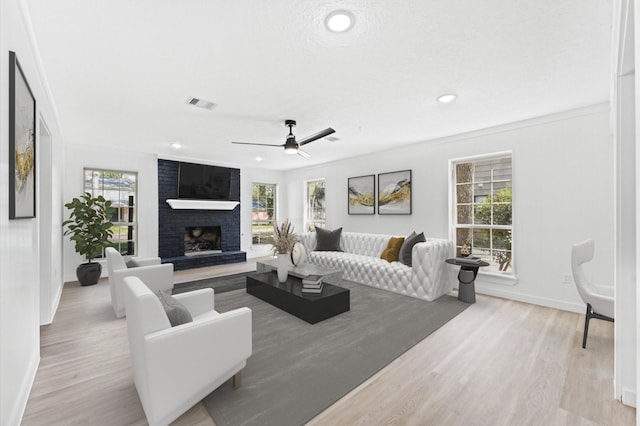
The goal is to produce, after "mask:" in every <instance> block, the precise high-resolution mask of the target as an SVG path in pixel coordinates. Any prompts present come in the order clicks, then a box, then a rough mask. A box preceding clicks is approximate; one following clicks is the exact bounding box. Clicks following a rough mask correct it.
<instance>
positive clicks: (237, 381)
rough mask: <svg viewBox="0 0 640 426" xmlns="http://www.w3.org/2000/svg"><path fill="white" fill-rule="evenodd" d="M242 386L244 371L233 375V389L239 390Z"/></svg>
mask: <svg viewBox="0 0 640 426" xmlns="http://www.w3.org/2000/svg"><path fill="white" fill-rule="evenodd" d="M241 385H242V370H240V371H238V372H237V373H236V374H234V375H233V388H234V389H238V388H239V387H240V386H241Z"/></svg>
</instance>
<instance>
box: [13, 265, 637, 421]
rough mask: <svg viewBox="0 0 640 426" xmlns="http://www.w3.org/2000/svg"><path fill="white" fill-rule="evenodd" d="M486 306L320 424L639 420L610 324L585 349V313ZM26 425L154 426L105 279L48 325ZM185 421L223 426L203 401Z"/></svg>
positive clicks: (195, 275) (179, 275) (70, 288)
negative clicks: (619, 382) (625, 393)
mask: <svg viewBox="0 0 640 426" xmlns="http://www.w3.org/2000/svg"><path fill="white" fill-rule="evenodd" d="M254 269H255V263H253V262H247V263H243V264H235V265H226V266H220V267H211V268H201V269H197V270H190V271H180V272H176V274H175V280H176V282H185V281H191V280H195V279H200V278H206V277H211V276H221V275H228V274H232V273H236V272H242V271H248V270H254ZM477 299H478V301H477V303H475V304H474V305H471V306H470V307H469V308H468V309H467V310H465V311H464V312H463V313H462V314H460V315H458V316H457V317H456V318H454V319H453V320H451V321H450V322H448V323H447V324H445V325H444V326H443V327H442V328H440V329H439V330H438V331H436V332H434V333H433V334H432V335H430V336H429V337H427V338H426V339H424V340H423V341H422V342H420V343H419V344H418V345H416V346H415V347H414V348H412V349H411V350H409V351H407V352H406V353H405V354H404V355H403V356H401V357H399V358H398V359H396V360H395V361H394V362H392V363H391V364H390V365H388V366H387V367H386V368H385V369H383V370H381V371H380V372H379V373H378V374H376V375H374V376H373V377H371V378H370V379H369V380H368V381H366V382H364V383H363V384H362V385H360V386H359V387H358V388H356V389H354V390H353V391H352V392H351V393H349V394H348V395H347V396H345V397H344V398H342V399H341V400H339V401H338V402H336V403H335V404H334V405H333V406H331V407H329V408H328V409H327V410H325V411H324V412H323V413H321V414H319V415H318V416H317V417H316V418H315V419H313V420H312V421H311V422H310V424H311V425H520V424H526V425H529V424H531V425H594V424H595V425H633V424H635V410H634V409H632V408H629V407H626V406H624V405H622V404H620V403H619V402H617V401H615V400H613V399H612V396H613V384H612V376H613V325H612V324H611V323H608V322H604V321H597V320H596V321H592V323H591V324H592V325H591V330H590V333H589V341H588V344H587V349H582V348H581V335H582V323H583V320H584V317H583V316H582V315H578V314H574V313H569V312H563V311H558V310H555V309H549V308H542V307H539V306H534V305H528V304H524V303H519V302H513V301H508V300H503V299H498V298H493V297H487V296H480V295H479V296H478V298H477ZM248 362H251V359H249V361H248ZM244 384H245V385H246V381H245V383H244ZM229 385H230V384H225V385H224V386H229ZM310 385H312V384H310ZM283 397H286V390H283ZM22 424H23V425H25V426H26V425H144V424H146V421H145V417H144V412H143V410H142V406H141V405H140V401H139V399H138V395H137V393H136V390H135V387H134V385H133V377H132V370H131V362H130V360H129V348H128V342H127V333H126V320H125V319H116V318H115V316H114V313H113V309H112V308H111V302H110V296H109V286H108V283H107V281H106V280H104V279H103V280H101V281H100V283H98V284H97V285H95V286H90V287H80V286H79V285H78V284H77V283H67V284H66V285H65V288H64V291H63V294H62V299H61V301H60V306H59V309H58V312H57V314H56V317H55V319H54V322H53V324H51V325H48V326H43V327H42V328H41V362H40V367H39V369H38V373H37V376H36V380H35V383H34V386H33V389H32V392H31V395H30V397H29V401H28V403H27V408H26V412H25V415H24V418H23V423H22ZM174 424H176V425H213V424H214V423H213V421H212V420H211V418H210V417H209V415H208V413H207V411H206V409H205V408H204V406H203V405H202V404H201V403H200V404H198V405H196V406H195V407H194V408H192V409H191V410H190V411H188V412H187V413H185V414H184V415H183V416H182V417H180V418H179V419H178V420H177V421H176V422H175V423H174Z"/></svg>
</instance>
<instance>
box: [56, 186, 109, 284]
mask: <svg viewBox="0 0 640 426" xmlns="http://www.w3.org/2000/svg"><path fill="white" fill-rule="evenodd" d="M64 206H65V207H66V208H68V209H69V210H71V213H70V215H69V219H67V220H65V221H64V222H62V226H67V230H66V231H65V232H64V235H71V241H73V242H74V243H75V249H76V252H77V253H79V254H80V255H82V256H85V255H86V257H87V259H88V262H86V263H83V264H81V265H79V266H78V268H77V269H76V276H77V277H78V281H79V282H80V284H82V285H92V284H96V283H97V282H98V280H99V279H100V274H101V272H102V265H100V263H98V262H94V261H93V259H95V258H96V256H97V255H98V254H100V253H102V249H103V248H105V247H110V246H112V244H111V242H110V241H109V238H110V237H111V236H112V235H113V231H112V230H111V227H112V226H113V223H111V220H110V218H111V215H112V214H113V210H114V208H113V207H111V201H108V200H106V199H105V198H104V197H103V196H102V195H99V196H97V197H93V196H91V194H90V193H88V192H87V193H85V194H84V195H82V196H81V197H80V198H74V199H73V200H72V201H71V202H70V203H67V204H65V205H64Z"/></svg>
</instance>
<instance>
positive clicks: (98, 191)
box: [82, 167, 140, 260]
mask: <svg viewBox="0 0 640 426" xmlns="http://www.w3.org/2000/svg"><path fill="white" fill-rule="evenodd" d="M87 173H91V176H92V179H95V178H96V176H95V174H96V173H99V174H100V175H101V176H100V177H98V179H102V186H101V187H98V188H96V187H94V186H93V185H88V184H87ZM105 173H113V174H121V175H125V174H126V175H132V176H134V178H135V181H134V185H133V204H128V203H124V204H122V203H120V201H122V200H120V199H118V200H114V199H112V198H109V197H108V196H105V193H106V192H107V191H109V189H108V187H107V186H105V184H104V175H105ZM82 177H83V180H82V188H83V193H85V192H89V193H90V194H91V195H92V196H98V195H102V196H103V197H104V198H105V199H107V200H110V201H111V202H112V205H111V207H113V208H115V209H116V214H117V215H118V219H122V218H124V214H122V210H121V209H130V208H133V218H132V221H128V220H126V221H125V220H117V221H113V220H112V221H111V222H112V223H113V227H114V228H120V227H127V228H130V232H131V234H132V237H131V238H128V235H127V239H126V240H123V241H124V244H125V245H126V246H127V247H128V244H129V242H130V243H132V244H133V253H129V252H128V251H127V252H126V253H123V251H122V244H123V243H122V241H120V240H119V239H118V240H116V239H114V238H113V237H112V238H110V239H109V240H110V241H111V242H112V243H118V247H116V250H118V251H119V252H120V253H122V254H123V256H128V257H129V256H132V257H133V256H137V255H138V247H139V242H138V237H139V234H140V232H139V231H140V230H139V226H138V211H139V209H140V205H139V200H140V197H139V194H138V172H136V171H131V170H115V169H104V168H97V167H84V168H83V174H82ZM120 179H122V177H121V178H120ZM111 190H113V189H111ZM123 192H129V191H123ZM118 193H120V187H118ZM121 204H122V205H121ZM128 232H129V230H128ZM96 259H99V260H100V259H106V255H105V252H104V248H103V249H102V250H101V253H100V254H99V255H98V256H96Z"/></svg>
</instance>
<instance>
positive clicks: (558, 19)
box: [26, 0, 612, 170]
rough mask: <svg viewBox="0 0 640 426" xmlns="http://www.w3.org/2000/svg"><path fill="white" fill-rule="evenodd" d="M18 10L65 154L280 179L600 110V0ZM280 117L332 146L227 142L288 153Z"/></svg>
mask: <svg viewBox="0 0 640 426" xmlns="http://www.w3.org/2000/svg"><path fill="white" fill-rule="evenodd" d="M26 3H27V5H28V8H29V11H30V14H31V19H32V23H33V28H34V31H35V35H36V39H37V42H38V46H39V48H40V53H41V56H42V60H43V63H44V68H45V71H46V73H47V76H48V79H49V83H50V86H51V90H52V93H53V96H54V100H55V103H56V105H57V109H58V113H59V117H60V125H61V127H62V131H63V135H64V138H65V142H66V143H73V144H87V145H100V146H108V147H112V148H114V149H118V148H122V149H126V150H134V151H142V152H153V153H157V154H159V155H161V156H183V157H185V158H190V159H199V160H202V161H205V162H212V163H218V164H230V165H236V166H252V167H265V168H270V169H280V170H286V169H292V168H299V167H304V166H307V165H311V164H317V163H321V162H326V161H330V160H334V159H339V158H345V157H352V156H356V155H358V154H359V153H362V152H372V151H379V150H384V149H389V148H391V147H393V146H399V145H404V144H411V143H416V142H420V141H425V140H430V139H433V138H438V137H442V136H448V135H453V134H458V133H463V132H467V131H471V130H474V129H480V128H486V127H489V126H494V125H498V124H503V123H508V122H513V121H518V120H522V119H526V118H530V117H536V116H540V115H545V114H549V113H554V112H557V111H563V110H567V109H572V108H577V107H581V106H586V105H592V104H595V103H599V102H605V101H607V100H608V98H609V73H610V59H611V14H612V1H611V0H511V1H504V0H481V1H479V0H449V1H444V0H403V1H400V0H376V1H373V0H345V1H337V0H322V1H318V0H305V1H302V0H270V1H263V0H244V1H236V0H183V1H178V0H136V1H131V0H109V1H96V0H94V1H87V0H85V1H82V0H55V1H52V0H26ZM335 9H346V10H348V11H350V12H352V13H353V15H354V16H355V17H356V24H355V26H354V27H353V28H352V29H351V30H349V31H347V32H345V33H332V32H329V31H328V30H327V29H326V28H325V26H324V19H325V17H326V15H327V14H328V13H330V12H331V11H333V10H335ZM448 92H455V93H457V94H458V95H459V97H458V99H457V100H456V101H454V102H453V103H452V104H448V105H442V104H438V103H437V102H436V101H435V98H436V97H437V96H439V95H441V94H443V93H448ZM189 96H194V97H198V98H204V99H207V100H210V101H213V102H215V103H216V104H218V107H217V108H215V109H214V110H213V111H207V110H202V109H198V108H195V107H193V106H189V105H186V104H185V100H186V99H187V97H189ZM285 119H294V120H297V121H298V126H297V127H296V128H294V134H295V135H296V136H297V138H298V139H302V138H304V137H306V136H309V135H311V134H313V133H316V132H318V131H320V130H322V129H324V128H326V127H333V128H334V129H336V133H335V134H334V135H333V136H335V137H338V138H340V140H339V141H336V142H330V141H328V140H325V139H321V140H318V141H315V142H313V143H310V144H309V145H306V146H305V150H306V151H307V152H308V153H309V154H311V155H312V157H311V158H308V159H306V158H302V157H300V156H289V155H285V154H284V151H283V149H282V148H271V147H253V146H242V145H232V144H231V141H245V142H258V143H272V144H281V143H284V140H285V136H286V134H287V129H286V128H285V126H284V120H285ZM173 141H180V142H181V143H182V144H183V146H184V147H183V149H182V150H180V151H176V150H173V149H172V148H170V147H169V144H170V142H173ZM256 156H261V157H263V158H264V160H263V161H262V162H260V163H258V162H256V160H255V157H256Z"/></svg>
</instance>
